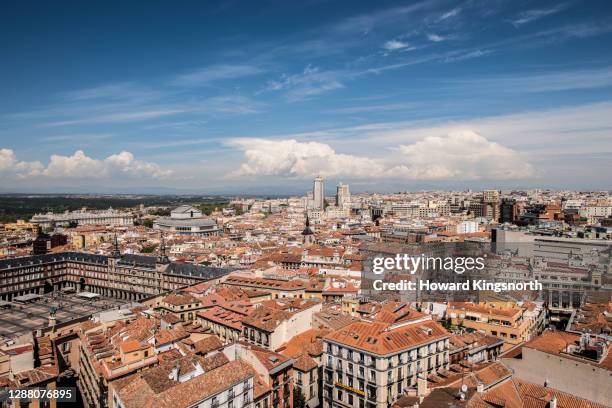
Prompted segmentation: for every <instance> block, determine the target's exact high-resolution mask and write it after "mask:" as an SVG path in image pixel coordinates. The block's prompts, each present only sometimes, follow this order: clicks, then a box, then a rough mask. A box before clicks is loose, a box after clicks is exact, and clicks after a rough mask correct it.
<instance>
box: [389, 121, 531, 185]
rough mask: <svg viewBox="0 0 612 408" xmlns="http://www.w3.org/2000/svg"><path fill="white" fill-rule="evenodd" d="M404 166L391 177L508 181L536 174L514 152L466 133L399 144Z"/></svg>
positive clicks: (393, 170) (396, 168)
mask: <svg viewBox="0 0 612 408" xmlns="http://www.w3.org/2000/svg"><path fill="white" fill-rule="evenodd" d="M397 151H398V152H399V153H400V154H401V155H402V161H403V162H404V163H403V164H400V165H398V166H395V167H393V168H391V169H389V170H388V172H387V173H388V174H389V175H390V176H391V175H398V176H400V177H404V178H409V179H414V180H437V179H445V180H451V179H461V180H482V179H489V180H508V179H523V178H526V177H529V176H531V175H533V173H534V170H533V167H532V166H531V165H530V164H529V163H527V162H525V161H524V160H523V159H522V158H521V156H520V155H519V154H518V153H517V152H516V151H514V150H512V149H509V148H507V147H505V146H502V145H501V144H499V143H495V142H491V141H489V140H487V139H486V138H485V137H483V136H481V135H479V134H477V133H475V132H473V131H471V130H464V131H458V132H453V133H450V134H448V135H446V136H428V137H426V138H425V139H423V140H420V141H418V142H415V143H412V144H409V145H400V146H399V148H398V149H397Z"/></svg>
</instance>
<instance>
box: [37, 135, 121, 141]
mask: <svg viewBox="0 0 612 408" xmlns="http://www.w3.org/2000/svg"><path fill="white" fill-rule="evenodd" d="M113 136H114V135H113V134H112V133H77V134H72V135H55V136H45V137H41V138H40V139H38V140H40V141H41V142H54V143H57V142H71V143H72V142H93V141H99V140H107V139H110V138H112V137H113Z"/></svg>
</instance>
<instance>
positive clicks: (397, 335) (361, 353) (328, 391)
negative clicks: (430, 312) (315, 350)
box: [323, 316, 449, 408]
mask: <svg viewBox="0 0 612 408" xmlns="http://www.w3.org/2000/svg"><path fill="white" fill-rule="evenodd" d="M323 341H324V355H323V407H325V408H328V407H329V408H331V407H357V408H383V407H385V408H386V407H388V406H389V405H390V404H391V403H393V401H395V400H396V399H397V398H398V397H399V396H401V395H402V393H403V392H404V390H406V389H408V388H410V387H414V386H416V384H417V377H418V376H421V377H426V376H429V375H432V374H436V373H437V372H438V371H440V370H444V369H448V367H449V333H448V332H447V331H446V330H445V329H444V328H443V327H442V326H440V325H439V324H437V323H436V322H434V321H433V320H431V317H430V316H423V317H420V318H418V319H414V320H409V321H402V322H398V323H384V322H380V321H376V322H366V321H363V322H356V323H352V324H349V325H348V326H345V327H343V328H342V329H339V330H337V331H334V332H332V333H330V334H328V335H327V336H325V337H324V339H323Z"/></svg>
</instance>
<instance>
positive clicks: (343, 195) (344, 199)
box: [336, 183, 351, 207]
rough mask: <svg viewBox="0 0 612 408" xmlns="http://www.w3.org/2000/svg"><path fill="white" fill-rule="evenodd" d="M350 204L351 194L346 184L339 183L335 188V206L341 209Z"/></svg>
mask: <svg viewBox="0 0 612 408" xmlns="http://www.w3.org/2000/svg"><path fill="white" fill-rule="evenodd" d="M350 202H351V193H350V192H349V186H348V184H342V183H339V184H338V185H337V186H336V206H338V207H342V206H344V204H347V203H350Z"/></svg>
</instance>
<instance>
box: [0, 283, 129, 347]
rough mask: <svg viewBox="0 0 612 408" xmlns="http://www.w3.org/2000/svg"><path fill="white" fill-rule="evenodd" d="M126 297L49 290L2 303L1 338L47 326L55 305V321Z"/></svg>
mask: <svg viewBox="0 0 612 408" xmlns="http://www.w3.org/2000/svg"><path fill="white" fill-rule="evenodd" d="M125 303H126V301H125V300H117V299H112V298H106V297H100V298H97V299H83V298H80V297H78V296H76V294H74V293H71V294H66V293H59V292H55V293H49V294H46V295H43V296H42V297H40V298H39V299H36V300H33V301H32V302H27V303H19V302H11V303H4V304H3V305H2V307H1V308H0V338H1V337H5V338H14V337H18V336H21V335H24V334H26V333H28V332H31V331H33V330H36V329H39V328H44V327H47V326H48V324H49V314H50V313H51V310H53V309H54V308H55V310H56V313H55V317H56V323H58V324H59V323H63V322H65V321H68V320H72V319H76V318H79V317H82V316H87V315H90V314H92V313H95V312H99V311H102V310H107V309H112V308H114V307H116V306H119V305H122V304H125Z"/></svg>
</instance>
